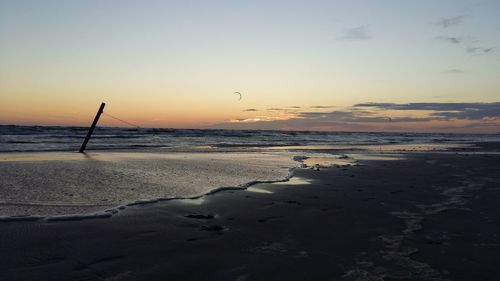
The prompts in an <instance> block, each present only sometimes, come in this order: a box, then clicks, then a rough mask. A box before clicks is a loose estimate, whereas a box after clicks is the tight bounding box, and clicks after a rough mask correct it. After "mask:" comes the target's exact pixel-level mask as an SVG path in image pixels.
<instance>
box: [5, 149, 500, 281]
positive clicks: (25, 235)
mask: <svg viewBox="0 0 500 281" xmlns="http://www.w3.org/2000/svg"><path fill="white" fill-rule="evenodd" d="M499 147H500V145H499V144H496V145H492V144H488V145H487V146H486V145H484V146H482V148H480V150H481V151H484V150H488V151H498V148H499ZM402 154H403V156H404V158H403V159H402V160H395V161H381V160H360V161H361V162H362V163H363V164H365V165H361V166H351V167H340V168H333V167H332V168H325V169H320V170H319V171H315V170H311V169H298V170H296V172H295V177H294V178H292V180H291V181H290V182H288V183H279V184H258V185H254V186H253V187H252V188H250V189H248V190H244V191H242V190H237V191H222V192H218V193H216V194H212V195H208V196H204V197H202V198H201V199H196V200H172V201H164V202H159V203H154V204H147V205H137V206H132V207H128V208H126V209H125V210H123V211H121V212H120V213H119V214H117V215H115V216H112V217H110V218H101V219H87V220H79V221H47V220H40V221H33V222H2V223H0V253H2V254H1V255H0V280H240V281H242V280H498V276H500V268H499V267H498V261H499V260H500V241H499V237H498V235H499V233H500V212H499V211H498V210H499V209H498V202H499V201H500V176H498V175H500V164H499V163H500V155H499V154H494V153H493V154H488V153H482V154H475V153H474V151H472V150H471V149H469V150H468V151H467V152H461V153H433V152H425V153H412V152H408V153H403V152H402Z"/></svg>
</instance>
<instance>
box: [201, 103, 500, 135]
mask: <svg viewBox="0 0 500 281" xmlns="http://www.w3.org/2000/svg"><path fill="white" fill-rule="evenodd" d="M318 110H320V109H318ZM495 125H496V127H495ZM499 126H500V102H493V103H436V102H425V103H401V104H398V103H359V104H355V105H353V106H351V107H349V108H344V109H343V110H331V111H328V112H319V111H315V110H314V109H313V108H311V107H310V110H308V111H298V112H296V113H294V114H291V115H289V116H281V115H280V116H255V117H252V118H246V119H233V120H231V121H230V122H227V123H222V124H216V125H214V126H211V127H212V128H223V129H269V130H320V131H321V130H327V131H332V130H333V131H409V130H410V131H421V132H429V131H434V132H444V131H449V132H459V131H460V132H483V133H484V132H492V131H493V130H495V129H497V128H498V127H499Z"/></svg>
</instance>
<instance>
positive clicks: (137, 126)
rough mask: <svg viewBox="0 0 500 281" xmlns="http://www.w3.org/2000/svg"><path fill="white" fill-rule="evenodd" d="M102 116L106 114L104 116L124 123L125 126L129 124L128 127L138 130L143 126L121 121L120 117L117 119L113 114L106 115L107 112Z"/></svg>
mask: <svg viewBox="0 0 500 281" xmlns="http://www.w3.org/2000/svg"><path fill="white" fill-rule="evenodd" d="M102 114H104V115H106V116H108V117H110V118H113V119H115V120H116V121H120V122H122V123H124V124H127V125H129V126H132V127H136V128H139V129H140V128H141V126H139V125H136V124H134V123H130V122H128V121H125V120H123V119H120V118H118V117H115V116H113V115H111V114H108V113H106V112H103V113H102Z"/></svg>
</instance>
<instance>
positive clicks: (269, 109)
mask: <svg viewBox="0 0 500 281" xmlns="http://www.w3.org/2000/svg"><path fill="white" fill-rule="evenodd" d="M281 110H284V109H283V108H277V107H271V108H268V109H267V111H281Z"/></svg>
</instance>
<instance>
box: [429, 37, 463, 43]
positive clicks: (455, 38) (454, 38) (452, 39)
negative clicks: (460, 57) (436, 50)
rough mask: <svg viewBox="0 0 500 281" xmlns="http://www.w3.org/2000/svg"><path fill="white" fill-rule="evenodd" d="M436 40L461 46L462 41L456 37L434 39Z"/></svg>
mask: <svg viewBox="0 0 500 281" xmlns="http://www.w3.org/2000/svg"><path fill="white" fill-rule="evenodd" d="M436 39H438V40H442V41H446V42H449V43H452V44H461V43H462V42H463V41H464V39H461V38H458V37H450V36H438V37H436Z"/></svg>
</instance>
